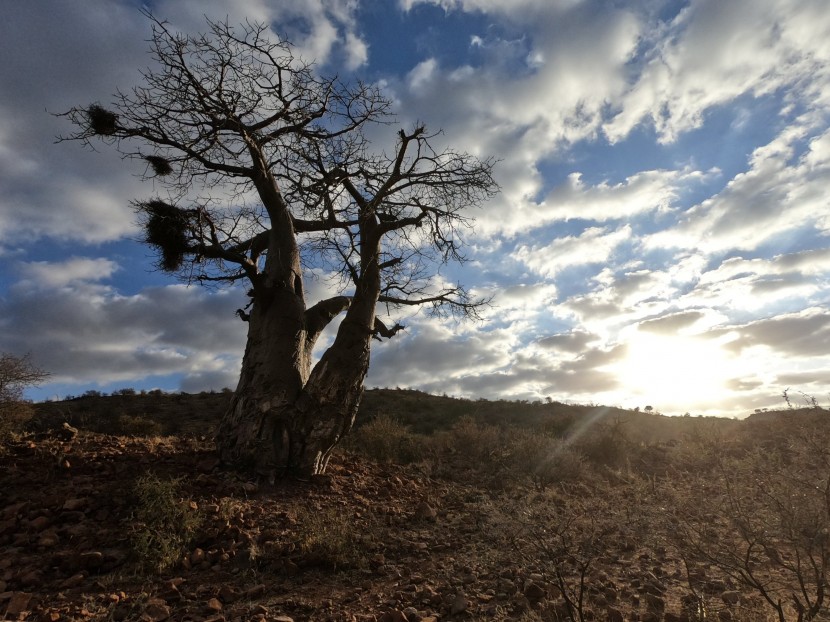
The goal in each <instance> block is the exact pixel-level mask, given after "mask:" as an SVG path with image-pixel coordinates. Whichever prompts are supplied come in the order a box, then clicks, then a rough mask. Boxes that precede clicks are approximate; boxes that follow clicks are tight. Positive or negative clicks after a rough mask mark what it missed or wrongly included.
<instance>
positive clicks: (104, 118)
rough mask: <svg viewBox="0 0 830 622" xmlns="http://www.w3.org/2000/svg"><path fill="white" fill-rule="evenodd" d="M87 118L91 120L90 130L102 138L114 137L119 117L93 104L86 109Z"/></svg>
mask: <svg viewBox="0 0 830 622" xmlns="http://www.w3.org/2000/svg"><path fill="white" fill-rule="evenodd" d="M86 116H87V119H88V120H89V127H90V129H91V130H92V131H93V132H94V133H96V134H99V135H101V136H112V135H113V134H115V130H116V129H117V125H118V115H116V114H115V113H114V112H110V111H109V110H106V109H104V108H102V107H101V106H99V105H98V104H92V105H91V106H90V107H89V108H87V109H86Z"/></svg>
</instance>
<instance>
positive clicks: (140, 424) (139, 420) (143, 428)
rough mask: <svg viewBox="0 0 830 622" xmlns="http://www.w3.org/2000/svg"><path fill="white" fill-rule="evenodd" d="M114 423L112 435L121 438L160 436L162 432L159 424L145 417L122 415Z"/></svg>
mask: <svg viewBox="0 0 830 622" xmlns="http://www.w3.org/2000/svg"><path fill="white" fill-rule="evenodd" d="M116 421H117V425H116V426H115V430H114V432H113V433H114V434H118V435H122V436H161V435H162V433H163V431H164V426H162V425H161V423H159V422H158V421H153V420H152V419H150V418H148V417H146V416H141V415H134V416H133V415H126V414H122V415H119V416H118V419H117V420H116Z"/></svg>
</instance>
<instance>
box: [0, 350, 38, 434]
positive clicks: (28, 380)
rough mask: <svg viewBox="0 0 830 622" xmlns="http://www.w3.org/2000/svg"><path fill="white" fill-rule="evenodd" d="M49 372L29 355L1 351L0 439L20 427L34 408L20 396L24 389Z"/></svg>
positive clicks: (22, 426)
mask: <svg viewBox="0 0 830 622" xmlns="http://www.w3.org/2000/svg"><path fill="white" fill-rule="evenodd" d="M48 375H49V374H47V373H46V372H44V371H43V370H41V369H39V368H38V367H36V366H35V365H34V364H33V363H32V362H31V360H30V359H29V357H28V356H23V357H20V356H15V355H13V354H0V442H1V441H3V440H5V439H7V438H8V437H9V436H10V435H11V434H14V433H16V432H21V431H23V428H24V426H25V424H26V422H27V421H29V419H31V418H32V415H33V414H34V410H33V409H32V406H31V404H29V403H28V402H27V401H26V400H24V399H23V391H24V390H25V389H26V388H28V387H31V386H36V385H37V384H39V383H40V382H42V381H43V380H44V379H45V378H46V377H47V376H48Z"/></svg>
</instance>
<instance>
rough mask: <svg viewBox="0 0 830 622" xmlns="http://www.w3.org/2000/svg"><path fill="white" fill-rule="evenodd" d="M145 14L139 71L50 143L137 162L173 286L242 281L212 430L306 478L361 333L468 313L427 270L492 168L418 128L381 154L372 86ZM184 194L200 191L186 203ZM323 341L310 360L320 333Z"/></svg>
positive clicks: (322, 459) (347, 412) (454, 245)
mask: <svg viewBox="0 0 830 622" xmlns="http://www.w3.org/2000/svg"><path fill="white" fill-rule="evenodd" d="M147 16H148V17H149V18H150V20H151V21H152V27H153V32H152V38H151V52H152V56H153V59H154V61H155V65H154V66H153V68H151V69H148V70H146V71H145V72H144V74H143V77H144V80H143V84H141V85H140V86H136V87H134V88H132V89H131V90H129V91H124V92H118V93H117V94H116V95H115V98H114V101H113V102H112V104H111V105H110V106H109V107H104V106H101V105H99V104H92V105H89V106H85V107H78V108H72V109H71V110H69V111H68V112H67V113H65V116H66V117H67V118H68V119H69V120H70V121H71V122H72V123H74V125H75V126H76V128H77V129H76V130H75V132H74V133H73V134H71V135H70V136H67V137H64V139H74V140H80V141H82V142H83V143H84V144H88V145H89V144H91V142H92V141H93V140H98V141H102V142H104V143H106V144H110V145H113V146H114V147H116V148H117V150H118V151H119V153H120V154H121V155H122V156H126V157H129V158H136V159H142V160H144V161H145V162H146V165H147V169H146V174H145V176H146V177H147V178H149V179H152V180H153V181H154V182H155V183H156V185H158V186H160V187H162V188H166V189H167V190H168V194H167V198H152V199H149V200H143V201H140V202H137V203H135V207H136V210H137V212H138V214H139V216H140V219H141V222H142V224H143V225H144V229H145V241H146V242H147V243H148V244H149V245H151V246H152V247H154V248H155V249H156V250H157V251H158V253H159V267H160V268H161V269H162V270H165V271H167V272H171V273H177V274H179V275H180V276H182V277H184V278H185V279H187V280H188V281H192V282H198V283H203V284H217V283H220V284H232V283H236V282H238V281H244V282H246V283H247V286H248V287H249V291H248V296H249V298H250V299H249V302H248V304H247V305H245V306H244V308H241V309H239V310H238V311H237V314H238V315H239V317H240V318H241V319H242V320H244V321H246V322H247V323H248V341H247V346H246V348H245V354H244V358H243V362H242V371H241V376H240V379H239V384H238V386H237V388H236V392H235V394H234V397H233V400H232V402H231V404H230V408H229V409H228V411H227V412H226V414H225V415H224V417H223V419H222V421H221V424H220V428H219V433H218V446H219V452H220V455H221V457H222V459H223V460H224V461H225V462H226V463H230V464H233V465H235V466H237V467H241V468H246V469H251V470H255V471H257V472H260V473H268V474H274V473H279V472H282V471H285V470H292V471H295V472H298V473H299V474H302V475H310V474H315V473H320V472H322V471H323V470H324V469H325V467H326V464H327V462H328V459H329V455H330V451H331V450H332V448H333V447H334V445H335V444H336V443H337V442H338V440H339V439H340V438H341V437H342V436H343V435H344V434H345V433H346V432H348V431H349V429H350V428H351V426H352V423H353V421H354V417H355V413H356V412H357V407H358V404H359V401H360V398H361V395H362V391H363V382H364V378H365V376H366V373H367V370H368V367H369V352H370V344H371V339H372V338H377V339H381V338H389V337H392V336H393V335H395V333H397V332H398V331H399V330H400V329H401V328H403V327H402V326H400V325H397V324H395V325H393V326H387V325H386V324H384V322H382V321H381V320H380V319H379V318H378V317H377V316H376V308H377V306H378V304H379V303H380V304H381V305H382V306H383V307H384V308H385V309H394V308H396V307H400V306H402V305H410V306H411V305H416V306H417V305H426V306H428V307H429V308H430V309H431V310H432V311H433V312H435V313H451V314H459V315H461V316H476V314H477V310H478V309H479V307H480V305H481V304H482V301H481V300H476V299H474V298H472V297H471V296H470V295H469V294H468V292H467V291H466V290H465V289H464V288H462V287H461V286H458V285H452V284H447V283H446V282H444V281H443V280H442V279H441V278H440V271H439V268H440V266H441V264H443V263H445V262H447V261H451V260H460V259H462V256H461V254H460V241H459V237H458V233H459V228H460V227H463V226H466V225H467V224H468V221H467V219H466V216H465V213H466V210H467V208H469V207H471V206H475V205H477V204H479V203H480V202H481V201H483V200H485V199H487V198H489V197H490V196H491V195H492V194H493V193H494V192H495V191H496V189H497V188H496V185H495V183H494V181H493V178H492V175H491V169H492V165H493V162H492V160H485V161H481V160H478V159H476V158H474V157H472V156H469V155H466V154H462V153H456V152H454V151H452V150H437V149H435V148H433V143H434V142H435V140H434V139H435V137H436V134H430V133H429V132H428V131H427V130H426V128H425V127H423V126H417V127H414V128H413V129H411V130H403V129H401V130H399V131H398V132H397V134H396V141H395V143H394V146H393V147H390V151H382V150H376V149H374V148H373V146H372V145H371V144H370V142H369V140H368V137H367V134H366V130H367V128H368V127H370V126H372V125H377V124H385V123H389V122H391V120H392V119H391V117H390V105H391V104H390V101H389V100H387V99H386V98H384V96H383V95H382V94H381V92H380V91H379V90H378V89H377V88H375V87H372V86H368V85H365V84H360V83H350V84H346V83H342V82H340V81H338V80H337V79H324V78H320V77H318V76H317V75H316V73H315V71H314V68H313V67H312V66H311V65H309V64H307V63H305V62H303V61H302V60H301V59H299V58H296V57H295V56H294V55H293V53H292V48H291V46H290V45H289V44H288V43H286V42H284V41H281V40H277V41H276V42H274V41H271V40H269V39H268V36H267V33H266V30H267V29H266V27H265V26H264V25H259V24H250V23H246V24H244V25H242V26H241V27H238V28H235V27H231V26H230V25H229V24H228V23H227V22H212V21H208V27H209V29H208V32H207V33H206V34H201V35H197V36H187V35H183V34H180V33H177V32H174V31H173V30H172V29H171V28H170V26H169V25H167V24H166V23H165V22H162V21H159V20H158V19H156V18H153V17H152V16H151V15H149V14H147ZM196 197H198V198H196ZM309 267H313V268H323V269H328V270H330V271H334V272H336V273H339V275H340V276H341V279H342V280H341V284H342V287H341V293H340V295H337V296H334V297H332V298H329V299H326V300H322V301H319V302H317V303H316V304H313V305H311V306H308V304H307V300H306V287H305V284H304V280H305V277H307V276H308V274H307V269H308V268H309ZM341 314H342V320H341V321H340V324H339V327H338V330H337V334H336V337H335V339H334V343H333V344H332V345H331V346H330V347H329V348H328V350H327V351H326V352H325V353H323V355H322V357H321V358H320V360H319V362H318V363H317V364H316V365H314V366H313V367H312V350H313V348H314V346H315V343H316V342H317V339H318V338H319V336H320V334H321V332H322V331H323V329H324V328H325V327H326V326H327V325H328V324H329V323H330V322H331V321H332V320H333V319H334V318H335V317H339V316H341Z"/></svg>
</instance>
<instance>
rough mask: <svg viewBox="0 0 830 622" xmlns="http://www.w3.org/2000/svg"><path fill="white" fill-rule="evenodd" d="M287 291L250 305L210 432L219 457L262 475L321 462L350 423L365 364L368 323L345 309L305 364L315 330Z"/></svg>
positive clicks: (315, 468)
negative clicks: (232, 377) (233, 385)
mask: <svg viewBox="0 0 830 622" xmlns="http://www.w3.org/2000/svg"><path fill="white" fill-rule="evenodd" d="M291 295H293V294H291V293H290V292H288V291H287V290H281V291H280V292H278V297H279V296H281V297H283V298H280V299H276V300H274V301H273V302H272V304H270V305H268V306H267V307H265V306H263V305H257V306H255V308H254V310H253V312H252V313H251V316H250V318H249V326H248V343H247V346H246V349H245V356H244V358H243V362H242V371H241V375H240V378H239V384H238V386H237V389H236V392H235V394H234V396H233V398H232V400H231V404H230V406H229V408H228V410H227V411H226V413H225V415H224V417H223V418H222V421H221V423H220V426H219V431H218V434H217V445H218V449H219V455H220V458H221V459H222V461H223V462H224V463H225V464H228V465H230V466H233V467H235V468H239V469H241V470H244V471H248V472H254V473H256V474H258V475H260V476H263V477H267V478H269V479H274V478H275V477H280V476H282V475H285V474H291V475H295V476H299V477H310V476H312V475H315V474H319V473H322V472H323V471H324V470H325V468H326V466H327V465H328V461H329V457H330V455H331V451H332V449H333V448H334V446H335V445H336V444H337V442H338V441H339V440H340V439H341V438H342V437H343V436H344V435H345V434H346V433H347V432H348V431H349V430H350V429H351V427H352V425H353V423H354V420H355V416H356V414H357V409H358V406H359V404H360V398H361V396H362V394H363V381H364V379H365V376H366V373H367V371H368V368H369V350H370V345H369V341H370V338H371V328H372V326H371V324H370V325H369V326H367V325H366V323H365V322H361V321H356V320H354V319H353V318H350V317H349V314H347V316H346V318H344V320H343V323H342V324H341V326H340V329H339V330H338V334H337V337H336V339H335V342H334V344H333V345H332V346H331V347H330V348H329V349H328V350H327V351H326V352H325V354H324V355H323V357H322V359H321V360H320V361H319V362H318V364H317V365H316V366H315V367H314V370H313V371H312V370H311V369H310V361H311V348H312V347H313V342H314V341H315V340H316V336H317V335H318V334H319V330H316V329H314V328H311V327H309V326H308V323H309V320H308V314H304V309H303V308H302V301H301V299H300V298H297V299H296V300H294V301H292V300H291V299H290V296H291ZM286 296H287V297H289V298H285V297H286Z"/></svg>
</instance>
